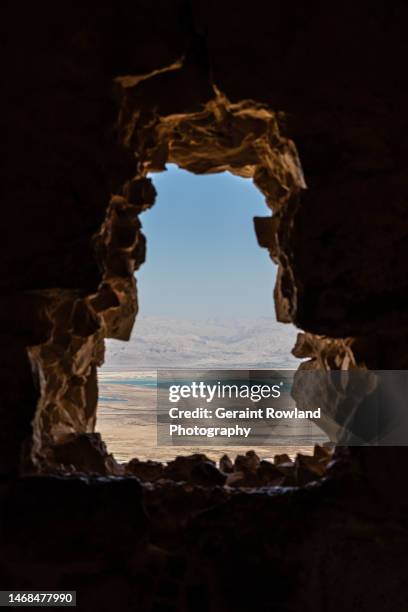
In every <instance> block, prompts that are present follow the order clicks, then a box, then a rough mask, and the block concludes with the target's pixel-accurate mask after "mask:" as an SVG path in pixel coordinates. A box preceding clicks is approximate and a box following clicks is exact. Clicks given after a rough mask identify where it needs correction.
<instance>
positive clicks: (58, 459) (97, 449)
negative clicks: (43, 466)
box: [50, 433, 123, 475]
mask: <svg viewBox="0 0 408 612" xmlns="http://www.w3.org/2000/svg"><path fill="white" fill-rule="evenodd" d="M51 452H52V462H53V463H55V464H56V465H57V466H61V467H62V468H63V471H66V472H68V471H69V472H71V471H77V472H86V473H88V474H101V475H108V474H116V475H119V474H122V472H123V469H122V468H121V466H120V465H119V464H118V463H117V462H116V460H115V458H114V457H113V455H111V454H109V453H108V451H107V448H106V444H105V442H103V441H102V438H101V434H99V433H92V434H79V435H77V436H76V435H72V436H70V437H67V439H66V441H65V442H64V443H62V444H56V445H55V446H53V447H52V449H51ZM50 463H51V462H50Z"/></svg>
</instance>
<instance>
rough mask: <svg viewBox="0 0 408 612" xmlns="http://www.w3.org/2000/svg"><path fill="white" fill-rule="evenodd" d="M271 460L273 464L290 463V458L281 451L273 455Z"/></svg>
mask: <svg viewBox="0 0 408 612" xmlns="http://www.w3.org/2000/svg"><path fill="white" fill-rule="evenodd" d="M273 462H274V464H275V465H280V464H281V463H292V459H291V458H290V457H289V455H287V454H286V453H282V454H280V455H275V457H274V458H273Z"/></svg>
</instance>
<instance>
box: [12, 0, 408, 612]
mask: <svg viewBox="0 0 408 612" xmlns="http://www.w3.org/2000/svg"><path fill="white" fill-rule="evenodd" d="M407 17H408V7H407V6H406V5H405V3H403V2H395V3H393V4H392V6H389V5H385V3H383V2H379V1H374V2H368V1H367V0H361V1H360V2H353V3H351V2H347V1H346V2H344V3H342V4H339V5H336V6H334V5H333V4H329V3H326V4H323V3H318V2H314V1H313V2H309V3H305V4H302V5H299V4H296V3H295V4H294V3H288V2H283V1H280V0H276V1H275V0H272V1H270V2H263V1H261V0H255V1H254V2H252V3H251V5H250V6H249V5H248V4H247V3H243V2H239V1H238V2H237V1H236V2H231V1H230V0H226V1H225V2H222V3H215V2H211V1H204V0H203V1H201V0H198V1H197V2H195V1H193V0H152V1H151V2H148V1H144V0H143V1H142V0H136V1H134V2H128V1H126V0H124V1H123V2H121V3H118V2H112V1H111V0H104V1H103V2H102V3H99V4H98V5H97V6H96V5H95V6H93V5H92V6H91V4H90V3H89V2H87V1H85V2H82V3H73V2H71V3H66V2H63V3H51V2H48V1H46V2H44V3H42V4H41V6H39V5H37V4H29V5H27V6H25V8H24V16H22V14H21V7H20V6H18V5H17V4H15V5H13V6H10V5H8V6H7V8H6V9H5V11H4V16H3V21H4V23H5V24H6V26H7V28H8V30H10V31H12V34H11V35H9V36H8V37H7V39H6V42H5V44H6V49H5V57H6V58H7V60H6V62H5V68H4V72H3V82H4V84H5V90H6V101H7V103H8V107H7V110H5V111H4V112H3V113H2V119H1V121H2V128H3V132H4V133H5V134H6V138H4V140H3V142H4V145H5V153H6V157H5V159H6V162H5V164H4V166H3V186H4V192H5V195H4V199H3V201H4V204H3V228H4V229H3V239H2V240H1V242H0V251H1V254H0V262H1V266H2V270H1V276H0V279H1V280H0V283H1V291H2V300H1V309H0V334H1V343H0V360H1V367H0V376H1V387H0V389H1V402H0V475H1V480H0V503H1V505H0V586H1V588H2V589H5V588H7V589H12V588H14V589H32V590H36V589H38V588H42V589H76V590H77V592H78V594H80V599H79V600H78V607H79V608H80V609H83V610H101V611H102V610H107V611H108V610H109V611H110V610H114V609H116V610H123V611H127V610H137V611H138V612H145V611H146V612H147V611H152V612H171V611H174V612H176V611H179V610H180V611H183V612H238V611H241V610H242V611H244V610H245V611H247V610H251V609H253V610H255V611H256V612H266V611H272V610H273V611H276V612H298V611H300V610H301V611H302V612H308V611H309V610H310V611H312V610H313V611H314V612H316V611H320V610H322V611H323V610H328V609H330V610H332V611H334V612H337V611H342V612H343V611H344V610H359V611H360V612H365V611H367V612H373V611H376V610H381V611H388V610H390V611H391V610H392V611H395V610H398V611H399V610H401V611H402V610H404V609H406V607H407V602H408V590H407V585H406V580H405V555H406V550H407V546H408V529H407V525H406V518H405V515H406V510H407V504H408V494H407V492H406V491H405V486H404V484H403V479H402V475H403V474H404V473H405V467H404V466H405V464H407V465H408V452H407V449H406V448H405V447H388V448H369V447H366V448H364V447H360V448H357V447H350V448H345V447H342V448H340V447H339V448H337V449H334V451H333V454H331V451H330V453H329V452H328V451H327V449H325V448H320V447H318V448H316V450H315V457H314V458H312V459H310V460H307V459H306V458H304V457H302V456H300V457H298V459H297V460H296V461H295V462H290V465H289V466H288V465H287V466H286V468H285V469H286V472H285V469H282V468H279V465H280V464H282V463H285V461H284V460H282V458H281V459H279V458H278V459H277V461H276V464H273V463H271V464H269V465H265V464H263V465H261V464H260V463H259V459H258V458H257V457H256V456H254V455H253V454H251V453H249V454H247V455H246V456H242V457H241V458H238V459H237V460H236V464H235V466H233V465H229V464H227V462H226V461H225V462H224V463H223V464H222V465H219V466H215V465H213V464H211V462H208V461H206V460H205V458H203V457H201V456H196V457H190V458H189V459H187V460H180V459H179V460H177V459H176V460H175V461H174V462H171V463H169V464H168V465H167V466H165V465H163V464H159V463H151V464H148V463H146V462H139V461H138V460H137V457H135V459H134V460H132V461H131V462H129V463H128V464H127V465H119V464H118V463H117V462H116V461H115V460H114V458H113V457H112V456H111V455H109V453H108V452H107V450H106V447H105V445H104V443H103V440H102V439H101V437H100V436H99V435H98V434H95V433H94V428H95V420H96V413H97V404H98V383H97V368H98V367H99V366H100V365H101V364H102V363H103V359H104V339H105V338H117V339H120V340H127V339H128V338H129V336H130V333H131V331H132V327H133V324H134V321H135V318H136V315H137V311H138V306H137V290H136V283H135V279H134V272H135V270H137V269H138V267H139V266H140V265H141V264H142V263H143V261H144V258H145V238H144V236H143V234H142V232H141V225H140V221H139V214H140V213H141V212H142V211H144V210H146V209H147V208H149V207H151V206H153V205H154V202H155V197H156V193H155V189H154V187H153V185H152V182H151V180H150V179H149V178H148V174H149V173H151V172H155V171H160V170H162V169H163V168H164V167H165V165H166V163H174V164H177V165H178V166H179V167H180V168H184V169H186V170H188V171H190V172H193V173H196V174H207V173H212V172H222V171H225V170H228V171H229V172H231V173H233V174H237V175H239V176H242V177H246V178H249V179H252V180H253V181H254V183H255V184H256V186H257V187H258V188H259V189H260V190H261V191H262V193H263V194H264V196H265V199H266V202H267V205H268V207H269V208H270V214H268V215H266V216H265V217H257V218H256V219H255V230H256V233H257V238H258V242H259V244H260V246H261V247H263V248H266V249H268V251H269V254H270V257H271V259H272V260H273V261H274V262H275V263H276V264H277V266H278V275H277V282H276V286H275V290H274V300H275V311H276V317H277V319H278V321H280V322H281V323H282V325H284V324H285V323H293V324H294V325H295V326H297V327H298V328H299V329H302V330H304V331H303V332H302V333H300V334H299V336H298V340H297V343H296V346H295V347H294V349H293V352H294V355H295V356H296V357H298V358H299V367H300V368H303V369H312V370H313V369H315V370H318V369H323V370H325V371H331V370H340V369H344V370H347V369H351V368H363V369H366V368H370V369H397V370H404V369H406V368H407V363H408V351H407V348H406V346H407V338H408V309H407V306H408V280H407V279H408V275H407V262H408V240H407V238H408V215H407V191H408V189H407V185H406V163H407V160H408V152H407V146H408V145H407V142H408V119H407V113H406V108H407V104H406V102H407V97H408V90H407V88H406V86H405V84H404V70H403V68H402V67H401V63H400V61H401V58H404V57H406V56H407V52H408V39H407V37H406V22H407ZM404 160H405V161H404ZM301 359H302V360H303V361H301ZM237 462H238V463H237ZM234 472H235V474H237V473H238V474H240V476H239V477H235V479H234V478H233V477H231V473H232V474H234ZM228 479H229V480H228ZM227 481H228V482H227ZM357 576H358V579H357V578H356V577H357ZM396 585H398V586H396Z"/></svg>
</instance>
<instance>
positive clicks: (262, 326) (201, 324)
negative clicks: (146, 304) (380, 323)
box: [102, 316, 299, 372]
mask: <svg viewBox="0 0 408 612" xmlns="http://www.w3.org/2000/svg"><path fill="white" fill-rule="evenodd" d="M297 331H298V330H296V329H295V328H294V327H293V326H292V325H285V324H282V323H277V322H276V321H275V320H274V319H273V318H272V317H271V318H269V317H262V318H258V319H219V318H217V319H207V320H181V319H180V320H179V319H172V318H164V317H155V316H144V317H143V316H141V317H138V319H137V321H136V325H135V327H134V330H133V334H132V338H131V340H130V341H129V342H120V341H117V340H107V343H106V344H107V350H106V359H105V365H104V366H103V368H102V371H105V372H108V371H120V370H133V369H140V368H157V367H179V368H181V367H186V368H188V367H200V368H201V367H214V368H243V369H244V368H257V367H258V368H296V367H297V366H298V365H299V359H295V358H294V357H293V356H292V355H291V349H292V348H293V346H294V344H295V341H296V335H297Z"/></svg>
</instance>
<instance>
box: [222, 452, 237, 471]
mask: <svg viewBox="0 0 408 612" xmlns="http://www.w3.org/2000/svg"><path fill="white" fill-rule="evenodd" d="M220 470H221V471H222V472H224V473H225V474H229V473H230V472H233V471H234V464H233V463H232V461H231V459H230V458H229V457H228V455H223V456H222V457H221V459H220Z"/></svg>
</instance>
